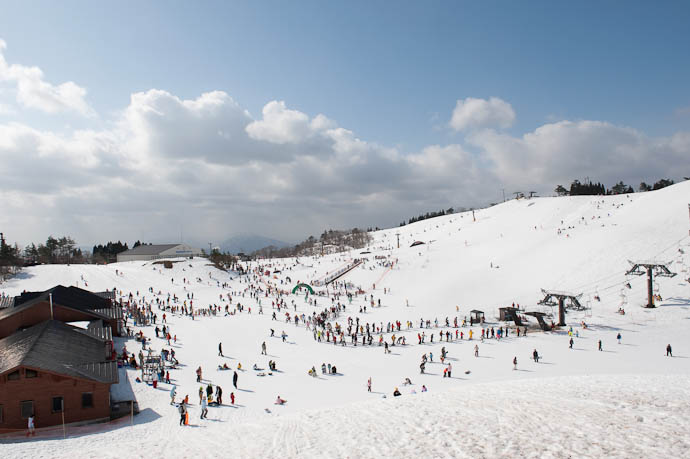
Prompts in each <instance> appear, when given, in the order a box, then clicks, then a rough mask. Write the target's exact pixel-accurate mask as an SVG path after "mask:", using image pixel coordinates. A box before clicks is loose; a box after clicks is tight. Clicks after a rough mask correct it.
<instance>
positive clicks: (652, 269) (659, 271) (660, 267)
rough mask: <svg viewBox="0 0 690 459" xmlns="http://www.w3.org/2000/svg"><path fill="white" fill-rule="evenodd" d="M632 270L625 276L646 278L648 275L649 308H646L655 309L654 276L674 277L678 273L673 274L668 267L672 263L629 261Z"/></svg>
mask: <svg viewBox="0 0 690 459" xmlns="http://www.w3.org/2000/svg"><path fill="white" fill-rule="evenodd" d="M628 262H629V263H630V264H631V265H632V268H630V270H629V271H628V272H627V273H625V275H626V276H627V275H629V274H631V275H633V276H644V275H645V271H646V274H647V306H645V307H646V308H654V307H656V306H654V275H656V276H659V277H673V276H675V275H676V273H672V272H671V271H670V270H669V269H668V267H667V266H666V265H668V264H670V263H658V262H654V261H640V262H633V261H630V260H628Z"/></svg>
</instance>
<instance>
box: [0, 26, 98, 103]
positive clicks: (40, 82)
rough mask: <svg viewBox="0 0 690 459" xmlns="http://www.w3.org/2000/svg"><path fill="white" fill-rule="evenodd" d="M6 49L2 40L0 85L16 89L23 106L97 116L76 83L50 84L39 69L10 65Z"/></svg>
mask: <svg viewBox="0 0 690 459" xmlns="http://www.w3.org/2000/svg"><path fill="white" fill-rule="evenodd" d="M5 49H7V44H6V43H5V41H3V40H2V39H0V81H5V82H9V83H11V84H14V85H15V86H16V99H17V102H18V103H19V104H20V105H21V106H23V107H26V108H33V109H37V110H40V111H42V112H45V113H58V112H75V113H78V114H81V115H84V116H94V115H95V112H94V111H93V109H92V108H91V107H90V106H89V104H88V103H87V102H86V89H84V88H82V87H81V86H79V85H77V84H76V83H74V82H73V81H67V82H65V83H61V84H58V85H54V84H52V83H49V82H48V81H46V80H45V79H44V75H43V72H42V71H41V69H40V68H38V67H27V66H24V65H20V64H8V63H7V61H6V59H5V56H4V53H3V52H4V50H5Z"/></svg>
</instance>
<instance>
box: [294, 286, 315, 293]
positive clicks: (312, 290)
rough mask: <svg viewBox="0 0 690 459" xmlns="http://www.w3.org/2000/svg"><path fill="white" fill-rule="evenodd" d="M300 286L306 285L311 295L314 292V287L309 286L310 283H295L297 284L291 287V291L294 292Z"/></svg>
mask: <svg viewBox="0 0 690 459" xmlns="http://www.w3.org/2000/svg"><path fill="white" fill-rule="evenodd" d="M300 287H306V288H307V290H309V293H311V294H312V295H313V294H314V289H313V288H311V285H309V284H297V285H295V288H293V289H292V293H295V292H296V291H297V290H298V289H299V288H300Z"/></svg>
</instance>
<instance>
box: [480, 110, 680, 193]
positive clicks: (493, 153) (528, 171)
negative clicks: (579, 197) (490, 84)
mask: <svg viewBox="0 0 690 459" xmlns="http://www.w3.org/2000/svg"><path fill="white" fill-rule="evenodd" d="M688 138H689V137H688V134H687V133H678V134H676V135H674V136H672V137H670V138H665V137H662V138H649V137H647V136H646V135H644V134H643V133H642V132H640V131H638V130H636V129H632V128H629V127H625V126H616V125H613V124H611V123H607V122H602V121H588V120H583V121H577V122H574V121H560V122H557V123H549V124H545V125H543V126H540V127H539V128H537V129H535V130H534V131H533V132H529V133H526V134H524V135H523V136H522V137H513V136H510V135H508V134H503V133H497V132H495V131H491V130H487V131H482V132H478V133H475V134H473V135H472V136H470V138H469V142H470V143H471V144H472V145H474V146H475V147H478V148H479V149H480V151H481V152H482V156H484V157H485V158H486V159H487V160H489V161H490V163H491V166H490V167H491V169H492V170H493V171H494V172H495V173H496V175H497V176H498V177H499V179H500V180H501V181H503V182H504V183H511V184H513V185H514V186H531V187H537V186H542V187H549V186H551V185H553V186H551V188H553V187H555V185H556V184H563V185H567V184H569V183H570V182H572V180H574V179H580V180H581V179H583V178H585V177H587V176H588V177H590V178H591V179H592V180H594V181H601V182H602V183H604V184H605V185H607V186H611V185H612V184H613V183H616V182H618V181H619V180H623V181H625V182H626V183H628V184H631V185H636V184H639V183H640V181H642V180H646V181H650V180H658V179H660V178H668V177H674V176H676V174H677V168H678V167H679V166H684V163H686V162H687V160H684V159H683V157H685V158H687V155H688V154H690V141H688ZM547 189H550V188H547Z"/></svg>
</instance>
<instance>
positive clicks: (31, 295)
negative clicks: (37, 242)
mask: <svg viewBox="0 0 690 459" xmlns="http://www.w3.org/2000/svg"><path fill="white" fill-rule="evenodd" d="M50 295H52V296H53V303H57V304H61V305H64V306H72V307H74V308H77V309H103V308H109V307H110V306H111V304H112V303H111V302H110V301H109V300H108V299H107V298H104V297H102V296H100V295H97V294H95V293H93V292H89V291H88V290H84V289H81V288H79V287H73V286H71V287H65V286H63V285H56V286H55V287H53V288H51V289H49V290H45V291H43V292H24V293H22V294H21V295H19V296H17V297H15V298H14V306H15V307H17V306H21V305H23V304H28V303H39V302H41V301H49V296H50Z"/></svg>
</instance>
